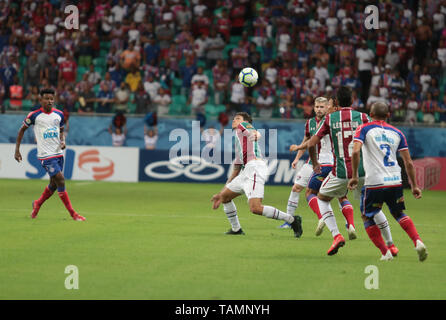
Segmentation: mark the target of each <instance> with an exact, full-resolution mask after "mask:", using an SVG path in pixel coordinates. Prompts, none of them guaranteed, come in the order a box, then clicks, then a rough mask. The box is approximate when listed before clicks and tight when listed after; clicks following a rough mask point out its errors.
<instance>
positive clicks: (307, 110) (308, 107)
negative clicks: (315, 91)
mask: <svg viewBox="0 0 446 320" xmlns="http://www.w3.org/2000/svg"><path fill="white" fill-rule="evenodd" d="M297 107H298V108H300V109H302V110H303V117H304V119H310V118H312V117H313V101H312V98H311V96H310V95H307V96H306V97H305V99H304V101H303V102H302V104H298V105H297Z"/></svg>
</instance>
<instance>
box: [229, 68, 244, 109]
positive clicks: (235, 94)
mask: <svg viewBox="0 0 446 320" xmlns="http://www.w3.org/2000/svg"><path fill="white" fill-rule="evenodd" d="M245 96H246V88H245V87H244V86H243V85H242V84H241V83H240V82H239V81H238V75H237V76H235V77H234V81H233V82H232V85H231V97H230V99H229V101H230V111H231V112H239V111H241V105H242V103H243V102H244V101H245Z"/></svg>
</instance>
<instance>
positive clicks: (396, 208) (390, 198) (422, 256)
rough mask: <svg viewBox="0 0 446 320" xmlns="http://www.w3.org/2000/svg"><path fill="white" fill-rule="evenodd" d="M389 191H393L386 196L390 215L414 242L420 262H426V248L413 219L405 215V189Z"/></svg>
mask: <svg viewBox="0 0 446 320" xmlns="http://www.w3.org/2000/svg"><path fill="white" fill-rule="evenodd" d="M389 189H392V190H389V192H388V193H387V194H386V196H387V197H386V204H387V206H388V207H389V210H390V213H391V214H392V216H393V217H394V218H395V220H396V221H397V222H398V223H399V224H400V226H401V228H403V230H404V231H405V232H406V233H407V235H408V236H409V237H410V239H411V240H412V241H413V243H414V246H415V249H416V250H417V253H418V258H419V260H420V261H424V260H426V258H427V255H428V253H427V249H426V246H425V245H424V243H423V241H422V240H421V238H420V236H419V234H418V231H417V228H416V227H415V225H414V223H413V221H412V219H411V218H410V217H409V216H408V215H406V214H404V210H405V209H406V206H405V204H404V194H403V187H396V188H389Z"/></svg>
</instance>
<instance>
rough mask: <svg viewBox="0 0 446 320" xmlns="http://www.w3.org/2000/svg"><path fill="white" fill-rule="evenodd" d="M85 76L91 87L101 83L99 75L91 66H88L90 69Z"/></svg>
mask: <svg viewBox="0 0 446 320" xmlns="http://www.w3.org/2000/svg"><path fill="white" fill-rule="evenodd" d="M86 74H87V80H88V82H89V83H90V86H91V87H93V86H95V85H97V84H98V83H99V82H100V81H101V74H100V73H99V72H97V71H96V70H94V65H93V64H90V67H89V69H88V71H87V72H86Z"/></svg>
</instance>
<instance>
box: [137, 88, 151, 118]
mask: <svg viewBox="0 0 446 320" xmlns="http://www.w3.org/2000/svg"><path fill="white" fill-rule="evenodd" d="M132 102H133V103H134V104H136V109H135V113H136V114H146V113H147V112H149V111H153V110H152V109H153V106H152V99H151V96H150V94H149V93H148V92H147V91H146V90H144V86H143V84H142V82H140V83H139V84H138V90H136V92H135V94H134V96H133V101H132Z"/></svg>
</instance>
